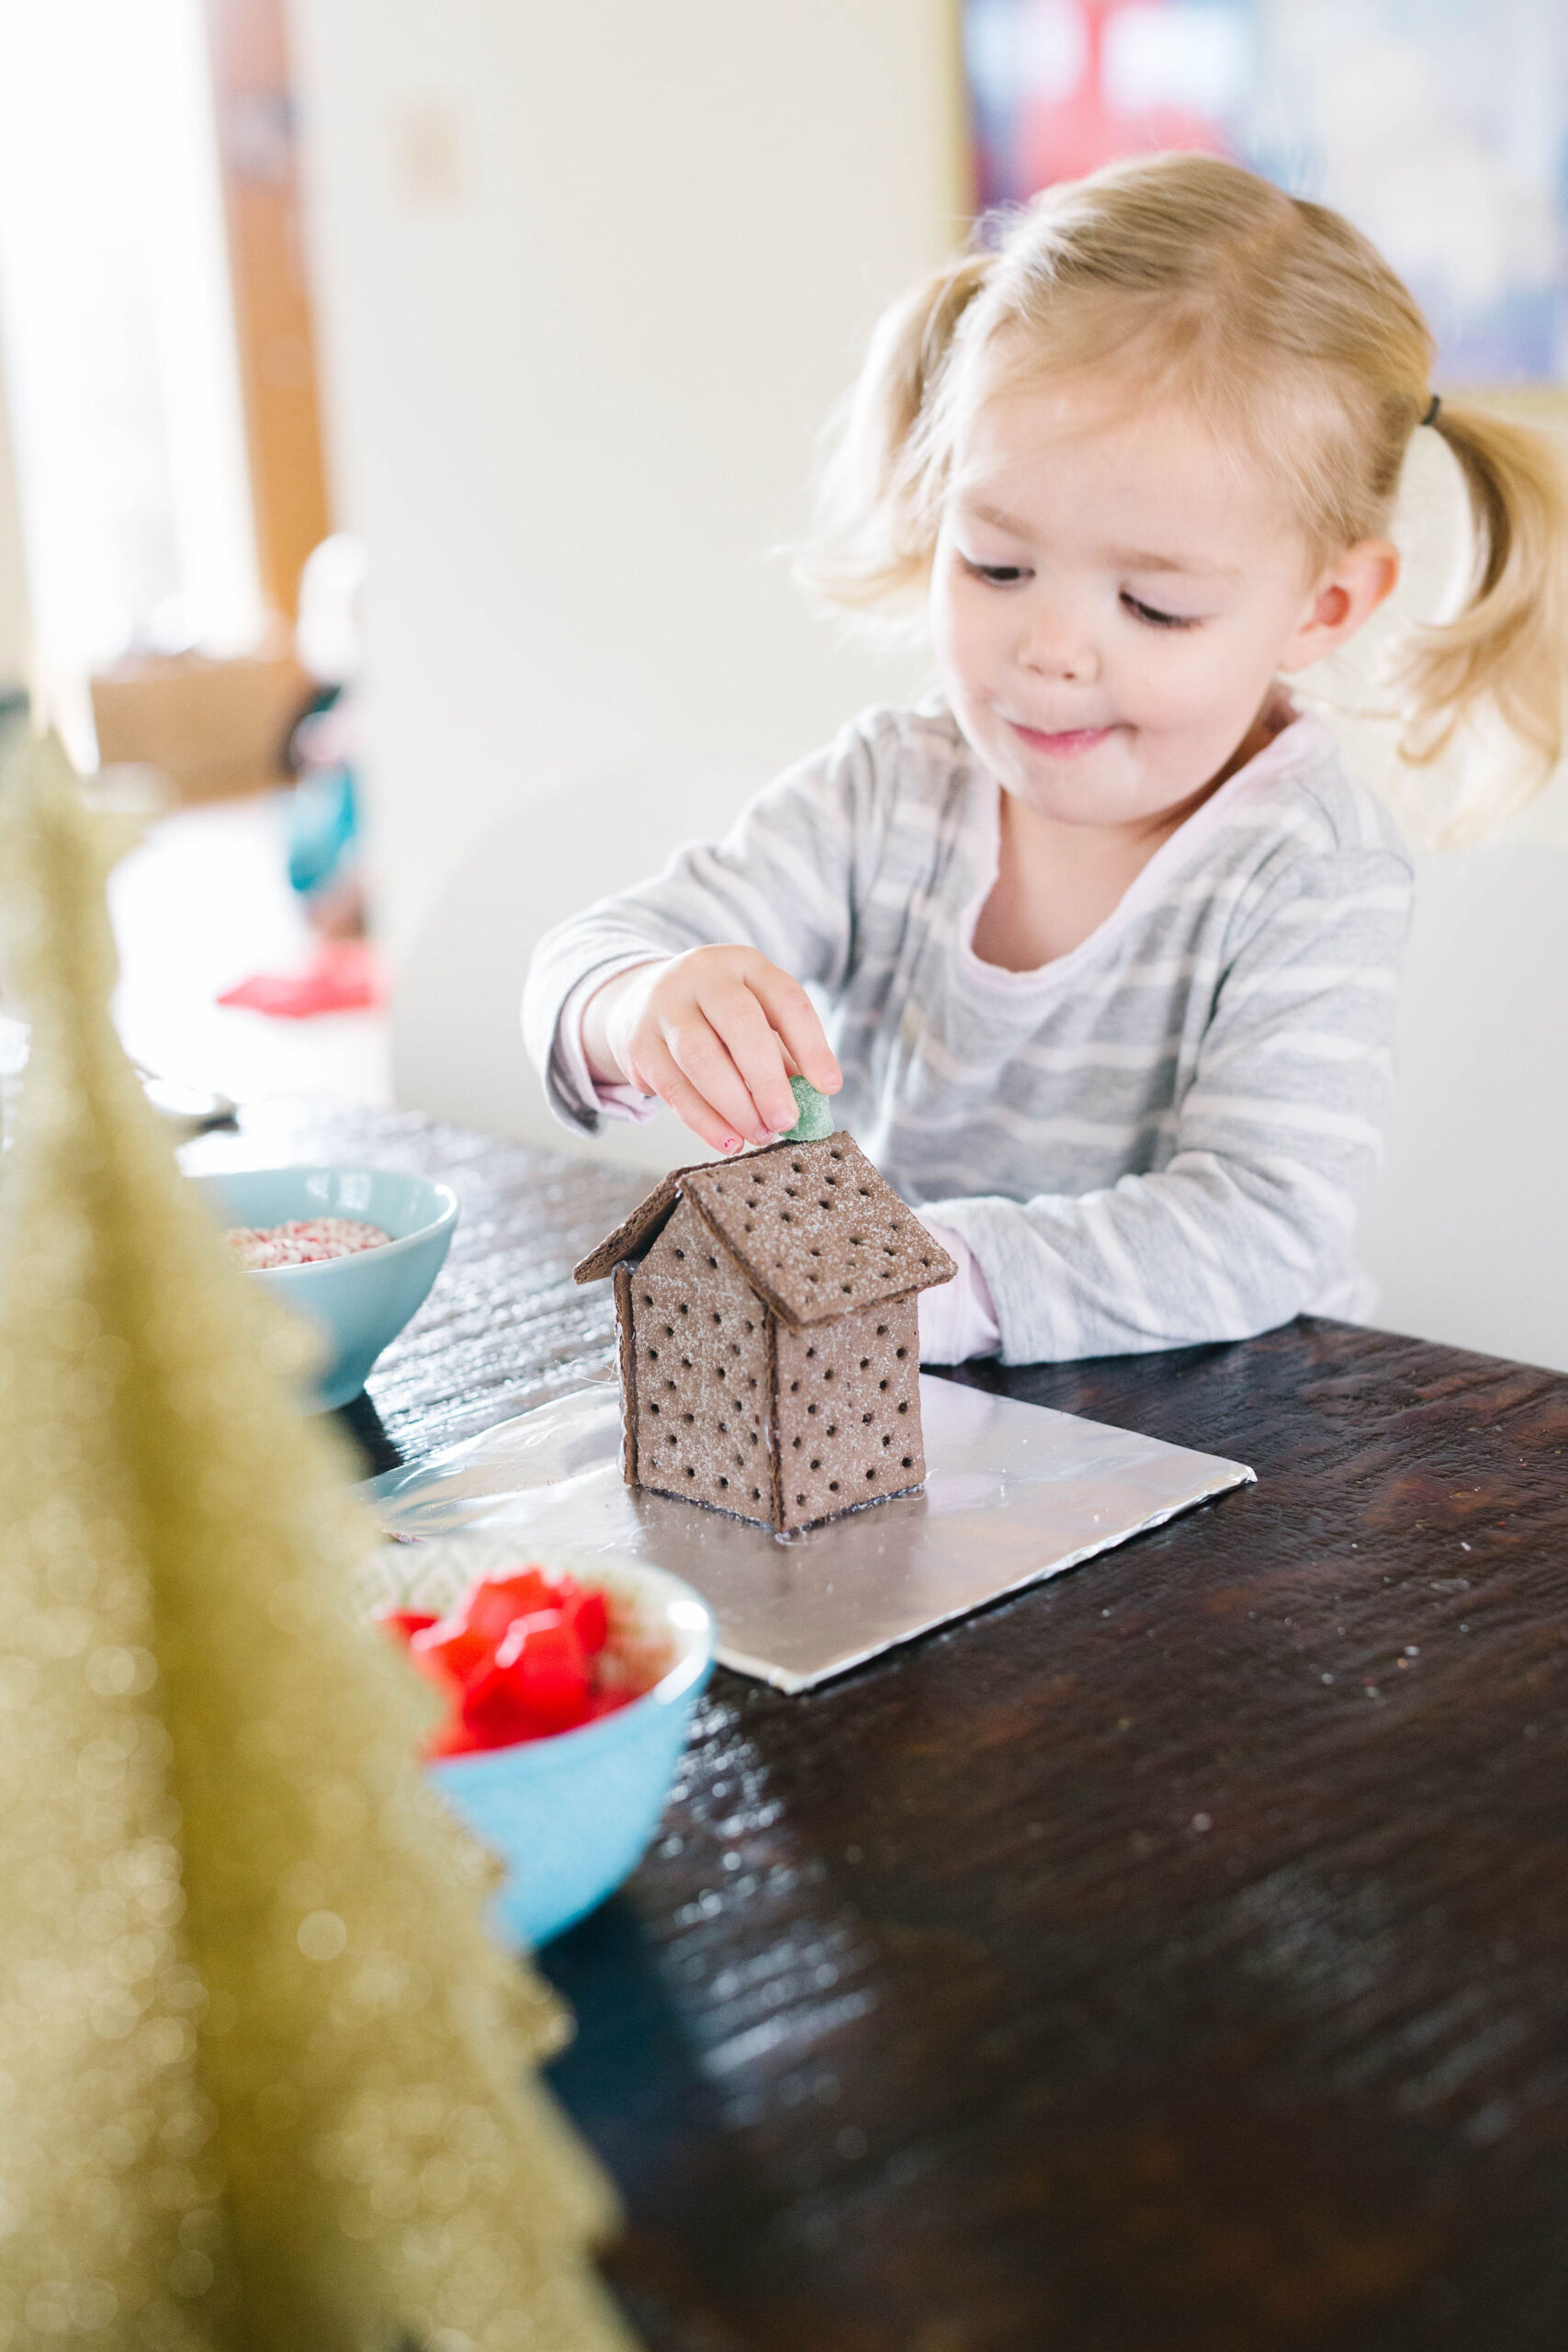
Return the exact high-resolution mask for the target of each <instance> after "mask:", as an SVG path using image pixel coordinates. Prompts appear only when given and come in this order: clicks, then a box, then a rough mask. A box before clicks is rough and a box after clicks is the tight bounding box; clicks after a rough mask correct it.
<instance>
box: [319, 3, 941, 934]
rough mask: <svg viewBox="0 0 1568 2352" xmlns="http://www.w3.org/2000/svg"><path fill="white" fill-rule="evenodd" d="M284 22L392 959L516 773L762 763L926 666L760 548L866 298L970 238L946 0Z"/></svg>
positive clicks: (794, 484) (843, 376)
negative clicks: (825, 610) (851, 622)
mask: <svg viewBox="0 0 1568 2352" xmlns="http://www.w3.org/2000/svg"><path fill="white" fill-rule="evenodd" d="M293 21H294V30H295V46H296V65H297V72H298V75H299V86H300V90H301V96H302V101H303V124H304V146H305V153H306V160H307V171H308V179H309V187H310V218H311V221H312V224H313V229H312V243H313V262H314V267H315V272H316V286H317V294H318V305H319V311H320V319H321V335H322V343H323V346H324V366H325V369H326V375H327V387H326V390H327V405H328V411H329V417H330V439H331V447H332V453H333V473H334V481H335V492H336V498H337V505H338V513H339V518H340V520H341V521H343V522H344V524H346V525H347V526H349V527H351V528H353V529H355V530H357V531H359V532H360V533H361V534H362V535H363V536H364V537H365V538H366V540H367V543H368V547H369V550H370V560H371V567H372V571H371V590H370V597H369V612H368V617H367V642H368V661H369V664H370V703H371V723H372V729H373V738H374V763H373V775H372V802H371V820H372V831H373V847H374V854H375V859H376V866H377V872H378V893H379V907H380V912H381V916H382V920H383V922H384V924H385V925H386V927H387V930H388V932H389V937H390V940H391V944H392V946H393V949H394V953H398V952H400V950H402V949H403V948H405V947H406V945H407V944H408V942H409V941H410V939H411V938H412V935H413V934H414V933H415V932H416V931H417V929H418V927H419V924H420V922H421V919H422V917H423V915H424V914H425V912H426V911H427V910H428V909H429V908H430V907H431V906H432V904H433V903H434V899H435V897H436V895H437V893H438V892H439V889H440V887H441V885H442V882H443V880H444V879H445V878H446V877H447V876H449V875H450V874H451V873H452V872H453V870H454V869H455V867H456V866H457V863H458V861H459V860H460V859H461V858H462V857H463V855H464V854H465V853H466V852H467V851H468V850H469V849H470V848H471V847H472V845H473V844H474V842H476V841H477V840H478V839H479V837H480V836H481V835H482V834H483V832H484V831H486V830H487V829H488V828H489V827H490V826H491V824H492V823H493V822H494V821H495V820H497V819H498V818H500V817H501V816H502V815H503V814H504V813H505V812H506V811H507V810H508V809H513V808H514V807H515V806H516V805H517V804H518V803H519V802H520V801H523V800H525V799H529V798H532V797H536V796H540V795H543V794H546V793H549V792H552V791H556V790H558V789H559V788H561V787H562V786H567V785H570V783H571V782H572V781H574V780H575V779H577V778H580V777H587V776H591V775H597V774H600V773H602V772H604V770H606V769H607V768H609V767H613V766H618V765H621V764H623V763H625V762H626V761H627V760H630V759H634V758H637V757H638V756H641V755H648V756H649V757H651V758H656V759H657V758H660V757H661V756H662V755H668V754H670V753H672V752H673V753H680V752H691V753H693V754H694V756H696V757H699V758H704V759H705V760H706V762H707V763H708V764H709V765H710V766H711V763H712V762H713V760H715V759H721V760H733V761H734V762H735V763H737V766H738V767H739V769H742V770H745V771H755V770H757V769H759V768H761V770H763V771H767V770H770V769H772V768H773V767H774V766H776V765H778V764H782V763H784V761H786V760H788V759H791V758H793V757H795V756H796V755H797V754H798V753H800V752H804V751H806V750H808V749H810V748H811V747H812V746H813V745H814V744H816V743H817V742H818V741H821V740H822V739H823V738H824V737H825V736H826V735H827V734H829V732H830V731H831V730H832V729H833V728H834V727H835V726H837V725H838V724H839V723H840V721H841V720H842V719H843V718H846V717H847V716H849V715H850V714H851V713H852V711H853V710H854V709H855V708H856V707H858V706H859V705H860V704H861V703H863V702H864V701H866V700H868V699H870V698H872V697H873V696H874V695H885V694H887V693H902V692H906V691H908V688H909V687H910V685H911V684H913V683H915V676H916V673H914V672H913V671H912V670H911V668H910V667H909V666H908V665H893V666H891V667H890V666H889V665H886V664H882V663H878V662H874V661H873V660H872V659H871V658H870V657H869V656H868V655H866V654H864V653H858V652H857V653H855V654H851V653H849V652H847V651H845V650H838V649H835V646H834V644H833V641H832V639H831V638H830V637H829V632H828V631H827V629H826V628H824V627H823V626H822V624H820V623H819V622H817V621H814V620H813V619H811V618H810V616H808V615H807V613H806V611H805V609H804V607H803V606H802V605H801V603H800V601H799V599H798V596H797V594H796V593H795V590H794V589H793V587H792V586H791V584H790V582H789V581H788V580H787V578H786V577H785V575H784V571H783V568H782V567H781V566H779V565H776V564H770V563H769V561H768V550H769V548H771V547H772V546H773V544H774V543H776V542H777V541H778V540H780V539H781V538H783V537H787V536H788V535H790V534H791V533H794V532H797V531H798V530H799V529H800V528H801V526H802V525H803V523H804V520H805V515H806V504H805V499H804V494H803V493H804V486H805V481H806V478H807V470H808V467H809V462H810V458H811V452H812V444H813V435H814V433H815V431H816V429H817V427H818V424H819V422H820V420H821V418H822V415H823V413H824V412H825V411H826V409H827V408H828V406H829V403H830V402H831V401H832V400H833V399H834V398H835V397H836V395H837V394H838V392H839V391H840V389H841V388H842V386H843V385H844V384H845V382H846V381H847V379H848V378H849V376H850V374H851V372H852V368H853V365H854V362H855V358H856V356H857V353H858V349H859V346H860V343H861V339H862V337H863V334H864V332H865V330H866V328H867V327H868V325H869V323H870V322H871V320H872V318H873V317H874V314H875V312H876V311H877V309H878V308H879V306H880V305H881V304H882V303H883V302H884V301H885V300H886V299H887V298H888V297H889V296H890V295H892V294H893V293H894V292H896V291H897V289H898V288H901V287H902V286H904V285H905V284H906V283H907V282H908V280H909V279H910V278H911V277H914V276H915V275H917V274H918V273H919V271H921V270H922V269H924V268H926V267H928V266H931V265H932V264H933V263H934V262H936V261H937V260H938V259H940V258H941V256H942V254H943V253H944V252H945V251H947V250H948V249H949V248H950V247H951V245H952V244H953V242H954V240H955V238H956V237H957V235H958V234H959V233H960V232H961V230H962V226H963V222H962V212H961V203H960V196H959V188H960V177H959V171H958V165H957V154H958V139H957V116H958V106H957V96H956V89H955V74H956V65H955V55H956V40H955V37H954V31H953V6H952V0H661V5H659V6H649V0H570V5H569V6H549V7H546V6H544V5H543V4H542V0H443V5H442V6H440V7H433V6H430V5H429V0H293ZM676 830H677V831H678V830H679V827H678V825H677V827H676Z"/></svg>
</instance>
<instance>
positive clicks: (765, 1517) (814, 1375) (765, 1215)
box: [576, 1133, 954, 1528]
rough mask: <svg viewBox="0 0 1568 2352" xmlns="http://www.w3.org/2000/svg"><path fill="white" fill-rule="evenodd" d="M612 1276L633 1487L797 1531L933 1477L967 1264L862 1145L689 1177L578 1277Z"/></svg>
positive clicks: (749, 1158)
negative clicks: (930, 1317) (937, 1345)
mask: <svg viewBox="0 0 1568 2352" xmlns="http://www.w3.org/2000/svg"><path fill="white" fill-rule="evenodd" d="M610 1272H614V1274H615V1307H616V1317H617V1321H618V1322H619V1325H620V1340H621V1382H622V1393H623V1397H624V1403H625V1414H626V1479H627V1482H628V1484H632V1485H638V1486H643V1487H648V1488H649V1489H650V1490H651V1491H653V1492H655V1493H659V1494H666V1495H679V1496H682V1498H685V1499H687V1500H690V1501H693V1502H701V1503H705V1504H707V1505H708V1506H709V1507H710V1508H712V1509H714V1510H728V1511H733V1512H735V1513H736V1514H737V1515H738V1516H739V1517H740V1518H742V1519H749V1520H755V1521H759V1522H760V1523H761V1524H762V1525H764V1526H773V1527H778V1528H795V1527H804V1526H809V1525H812V1524H813V1523H815V1522H816V1521H819V1520H823V1519H831V1518H834V1517H836V1516H837V1515H838V1514H839V1513H840V1511H844V1510H852V1509H854V1508H855V1507H856V1506H857V1505H860V1504H863V1503H866V1502H872V1501H877V1500H881V1499H883V1498H886V1497H887V1496H889V1495H895V1494H902V1493H908V1491H909V1490H910V1489H911V1488H912V1487H918V1486H919V1484H920V1483H921V1481H922V1479H923V1478H924V1476H925V1457H924V1453H923V1451H922V1448H921V1442H920V1419H919V1410H920V1408H919V1293H920V1292H921V1291H922V1290H926V1289H929V1288H931V1286H932V1285H933V1284H935V1283H942V1282H947V1281H949V1280H951V1278H952V1276H953V1272H954V1268H953V1261H952V1259H951V1258H949V1256H948V1255H947V1253H946V1251H945V1250H942V1249H941V1248H940V1247H939V1245H938V1244H937V1243H936V1242H935V1241H934V1240H933V1239H932V1238H931V1235H930V1234H929V1233H928V1232H927V1231H926V1230H925V1227H923V1226H922V1225H921V1224H920V1221H919V1218H918V1217H917V1216H915V1215H914V1213H913V1211H912V1210H910V1209H908V1208H906V1207H905V1205H904V1204H903V1202H902V1201H900V1200H899V1199H898V1197H897V1193H894V1192H893V1191H892V1189H891V1188H890V1186H889V1185H887V1184H886V1182H884V1180H883V1178H882V1177H881V1176H879V1175H878V1173H877V1171H876V1170H875V1169H874V1167H873V1166H872V1164H871V1162H870V1161H869V1160H868V1159H866V1157H865V1155H864V1154H863V1152H862V1151H861V1150H860V1148H858V1146H857V1145H856V1144H855V1143H854V1142H853V1140H852V1138H851V1137H850V1136H847V1135H844V1134H841V1133H840V1134H836V1135H831V1136H825V1137H824V1138H822V1139H821V1140H820V1141H818V1142H815V1143H782V1144H774V1145H772V1146H770V1147H769V1148H766V1149H764V1150H761V1151H756V1152H748V1153H747V1154H745V1155H744V1157H743V1158H741V1159H731V1160H720V1161H714V1162H710V1163H706V1164H705V1165H703V1166H700V1167H696V1168H683V1169H677V1170H674V1171H673V1172H672V1173H671V1175H670V1176H667V1177H666V1178H665V1179H664V1181H663V1182H662V1183H661V1184H660V1185H658V1186H656V1187H655V1189H654V1191H653V1192H652V1193H649V1196H648V1198H647V1199H646V1200H645V1201H644V1202H643V1203H642V1204H641V1206H640V1207H639V1208H637V1210H636V1211H634V1213H633V1214H632V1216H630V1217H628V1218H627V1219H626V1222H625V1224H624V1225H622V1226H621V1227H618V1228H617V1230H616V1231H615V1233H614V1234H612V1235H611V1236H610V1237H609V1238H608V1239H607V1240H606V1241H604V1243H602V1244H601V1245H600V1247H599V1248H598V1249H597V1250H594V1251H592V1253H591V1254H590V1256H588V1257H587V1258H585V1259H584V1260H583V1261H582V1262H581V1265H580V1266H579V1267H578V1268H577V1270H576V1278H577V1280H578V1281H579V1282H592V1281H594V1280H596V1279H598V1278H600V1277H601V1276H603V1275H604V1274H607V1273H610Z"/></svg>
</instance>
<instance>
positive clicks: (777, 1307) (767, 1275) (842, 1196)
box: [576, 1133, 957, 1330]
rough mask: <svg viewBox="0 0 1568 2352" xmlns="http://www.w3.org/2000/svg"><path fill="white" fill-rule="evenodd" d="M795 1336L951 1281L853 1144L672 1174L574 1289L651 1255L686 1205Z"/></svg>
mask: <svg viewBox="0 0 1568 2352" xmlns="http://www.w3.org/2000/svg"><path fill="white" fill-rule="evenodd" d="M682 1196H683V1197H684V1198H685V1199H687V1200H689V1201H690V1202H691V1203H692V1204H693V1206H694V1208H695V1209H696V1211H697V1213H698V1215H699V1216H701V1217H702V1219H703V1221H704V1222H705V1224H706V1225H707V1226H709V1227H711V1228H712V1230H713V1231H714V1232H715V1233H716V1234H717V1236H718V1237H719V1238H720V1240H721V1241H723V1243H724V1244H725V1246H726V1248H727V1249H728V1250H729V1251H730V1253H731V1254H732V1256H734V1257H735V1258H736V1259H737V1260H738V1261H739V1264H740V1265H741V1266H742V1268H743V1269H744V1270H745V1272H746V1276H747V1279H748V1280H749V1281H750V1283H751V1285H752V1287H753V1289H755V1291H756V1292H757V1294H758V1295H759V1296H760V1297H761V1298H764V1299H765V1300H766V1301H767V1303H768V1305H769V1306H771V1307H772V1308H773V1311H774V1313H775V1314H777V1315H780V1316H782V1317H784V1321H785V1322H786V1323H788V1324H790V1325H791V1326H792V1327H793V1328H794V1329H797V1330H798V1329H802V1328H804V1327H805V1326H807V1325H809V1324H813V1323H825V1322H828V1321H829V1320H830V1319H831V1317H834V1316H835V1315H848V1314H852V1313H854V1312H855V1311H856V1310H857V1309H859V1308H862V1307H867V1306H877V1305H879V1304H880V1303H881V1302H882V1301H884V1300H886V1299H892V1298H901V1297H903V1296H904V1295H906V1294H907V1293H908V1292H910V1291H920V1290H929V1289H931V1287H932V1285H933V1284H935V1283H945V1282H948V1281H950V1280H951V1279H952V1277H953V1274H954V1272H956V1271H957V1270H956V1268H955V1267H954V1265H953V1261H952V1259H951V1258H950V1257H949V1256H948V1254H947V1252H946V1250H943V1249H942V1247H941V1246H940V1245H939V1244H938V1243H937V1242H935V1241H933V1240H932V1238H931V1235H930V1234H929V1233H928V1232H927V1231H926V1229H925V1227H924V1226H923V1225H922V1224H921V1223H920V1221H919V1217H917V1216H915V1214H914V1212H913V1210H912V1209H908V1208H906V1207H905V1205H904V1204H903V1202H902V1201H901V1200H900V1199H899V1198H898V1195H897V1193H895V1192H894V1191H893V1189H892V1187H891V1185H889V1184H887V1183H886V1182H884V1180H883V1178H882V1177H881V1176H879V1175H878V1174H877V1172H876V1170H875V1169H874V1167H873V1166H872V1164H871V1162H870V1160H869V1159H867V1158H866V1156H865V1154H864V1153H863V1151H862V1150H861V1148H860V1147H859V1145H858V1144H857V1143H855V1141H854V1140H853V1138H852V1136H848V1135H845V1134H842V1133H840V1134H838V1135H831V1136H825V1137H824V1138H823V1139H822V1141H821V1142H819V1143H779V1144H771V1145H769V1146H768V1147H767V1148H766V1149H764V1150H761V1151H750V1152H747V1153H745V1154H744V1155H743V1156H742V1157H741V1158H740V1159H719V1160H711V1161H708V1162H706V1163H705V1164H704V1165H702V1166H700V1167H696V1168H676V1169H672V1170H671V1172H670V1174H669V1175H668V1176H666V1177H665V1178H664V1180H663V1182H661V1183H660V1184H658V1185H656V1186H655V1187H654V1190H653V1191H652V1192H651V1193H649V1195H648V1198H647V1199H646V1200H645V1201H644V1202H643V1203H642V1204H641V1205H640V1206H639V1207H638V1208H636V1209H634V1210H633V1212H632V1214H631V1216H629V1217H627V1218H626V1222H625V1224H623V1225H620V1226H617V1227H616V1228H615V1232H614V1233H612V1234H611V1235H610V1236H609V1237H608V1238H607V1239H606V1240H604V1241H603V1242H601V1243H600V1245H599V1247H598V1249H597V1250H592V1251H591V1252H590V1254H589V1255H588V1256H587V1257H586V1258H584V1259H583V1261H582V1263H581V1265H580V1266H579V1267H578V1268H577V1270H576V1279H577V1280H578V1281H579V1282H580V1283H589V1282H595V1281H597V1280H598V1279H599V1278H600V1276H602V1275H604V1274H608V1273H610V1272H613V1271H614V1269H615V1266H616V1265H617V1264H618V1263H619V1262H620V1261H621V1260H622V1259H624V1258H635V1257H637V1256H638V1255H639V1254H640V1253H641V1252H642V1251H643V1250H646V1249H647V1248H648V1247H649V1243H650V1242H651V1241H652V1240H653V1239H654V1238H655V1236H656V1235H657V1234H658V1233H659V1231H660V1228H661V1227H662V1226H663V1225H664V1222H665V1220H666V1218H667V1217H668V1216H669V1215H670V1213H671V1210H672V1209H673V1207H674V1205H675V1204H676V1202H677V1200H679V1199H681V1198H682Z"/></svg>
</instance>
